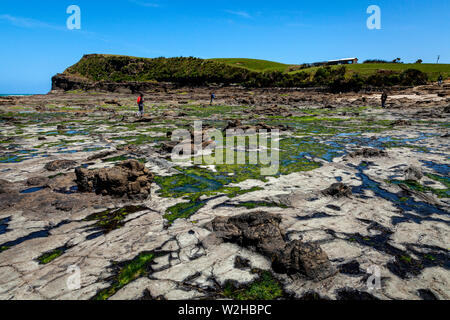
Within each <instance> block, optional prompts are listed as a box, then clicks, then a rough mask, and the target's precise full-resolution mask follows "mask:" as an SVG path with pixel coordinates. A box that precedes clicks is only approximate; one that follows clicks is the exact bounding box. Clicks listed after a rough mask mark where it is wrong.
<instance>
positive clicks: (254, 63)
mask: <svg viewBox="0 0 450 320" xmlns="http://www.w3.org/2000/svg"><path fill="white" fill-rule="evenodd" d="M210 60H211V61H216V62H221V63H225V64H227V65H231V66H234V67H241V68H245V69H248V70H251V71H255V72H267V71H281V72H286V71H288V70H289V67H290V65H289V64H284V63H279V62H273V61H267V60H258V59H245V58H217V59H210Z"/></svg>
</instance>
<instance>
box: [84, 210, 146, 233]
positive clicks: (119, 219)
mask: <svg viewBox="0 0 450 320" xmlns="http://www.w3.org/2000/svg"><path fill="white" fill-rule="evenodd" d="M146 209H147V208H146V207H144V206H127V207H124V208H121V209H118V210H106V211H102V212H98V213H94V214H92V215H90V216H88V217H87V218H86V219H85V220H86V221H96V223H95V225H94V226H95V227H96V228H99V229H101V230H102V231H103V232H104V233H109V232H111V231H113V230H116V229H119V228H121V227H123V226H124V225H125V223H124V220H125V218H126V217H127V216H128V215H130V214H133V213H137V212H141V211H144V210H146Z"/></svg>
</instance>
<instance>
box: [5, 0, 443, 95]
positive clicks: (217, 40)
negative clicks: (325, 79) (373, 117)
mask: <svg viewBox="0 0 450 320" xmlns="http://www.w3.org/2000/svg"><path fill="white" fill-rule="evenodd" d="M72 4H75V5H78V6H79V7H80V8H81V15H82V16H81V21H82V25H81V27H82V28H81V30H73V31H70V30H68V29H67V28H66V20H67V18H68V17H69V15H68V14H67V13H66V9H67V7H68V6H69V5H72ZM373 4H375V5H378V6H379V7H380V8H381V13H382V16H381V19H382V29H381V30H369V29H368V28H367V27H366V20H367V18H368V17H369V14H367V13H366V10H367V7H368V6H369V5H373ZM0 43H1V50H0V75H1V76H0V93H46V92H48V91H49V90H50V86H51V85H50V84H51V83H50V79H51V76H52V75H54V74H56V73H58V72H62V71H64V70H65V69H66V68H67V67H68V66H70V65H72V64H74V63H76V62H77V61H78V60H79V59H80V58H81V57H82V56H83V54H86V53H111V54H123V55H132V56H140V57H159V56H166V57H172V56H196V57H200V58H215V57H238V58H257V59H267V60H274V61H279V62H284V63H303V62H314V61H321V60H328V59H335V58H347V57H354V56H355V57H358V58H359V59H360V60H365V59H368V58H380V59H390V60H392V59H394V58H397V57H400V58H402V59H403V61H405V62H414V61H416V60H417V59H419V58H421V59H423V60H424V62H433V63H434V62H436V59H437V56H438V55H441V62H442V63H450V1H449V0H427V1H423V0H370V1H365V0H339V1H338V0H330V1H325V0H316V1H311V0H298V1H295V0H276V1H272V0H259V1H254V0H240V1H237V0H226V1H225V0H220V1H219V0H217V1H216V0H209V1H208V0H108V1H107V0H95V1H94V0H89V1H88V0H71V1H65V0H47V1H46V0H28V1H19V0H1V3H0Z"/></svg>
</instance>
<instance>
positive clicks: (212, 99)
mask: <svg viewBox="0 0 450 320" xmlns="http://www.w3.org/2000/svg"><path fill="white" fill-rule="evenodd" d="M215 98H216V95H215V94H214V93H211V102H210V103H209V105H212V104H213V102H214V99H215Z"/></svg>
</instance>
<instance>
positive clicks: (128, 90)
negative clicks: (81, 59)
mask: <svg viewBox="0 0 450 320" xmlns="http://www.w3.org/2000/svg"><path fill="white" fill-rule="evenodd" d="M174 87H176V85H175V84H173V83H168V82H161V83H158V82H137V81H131V82H105V81H91V80H88V79H84V78H81V77H76V76H72V75H67V74H63V73H59V74H57V75H55V76H54V77H53V78H52V91H71V90H83V91H104V92H116V93H125V94H135V93H139V92H146V91H150V90H154V89H157V88H158V89H160V90H166V89H171V88H174Z"/></svg>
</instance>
